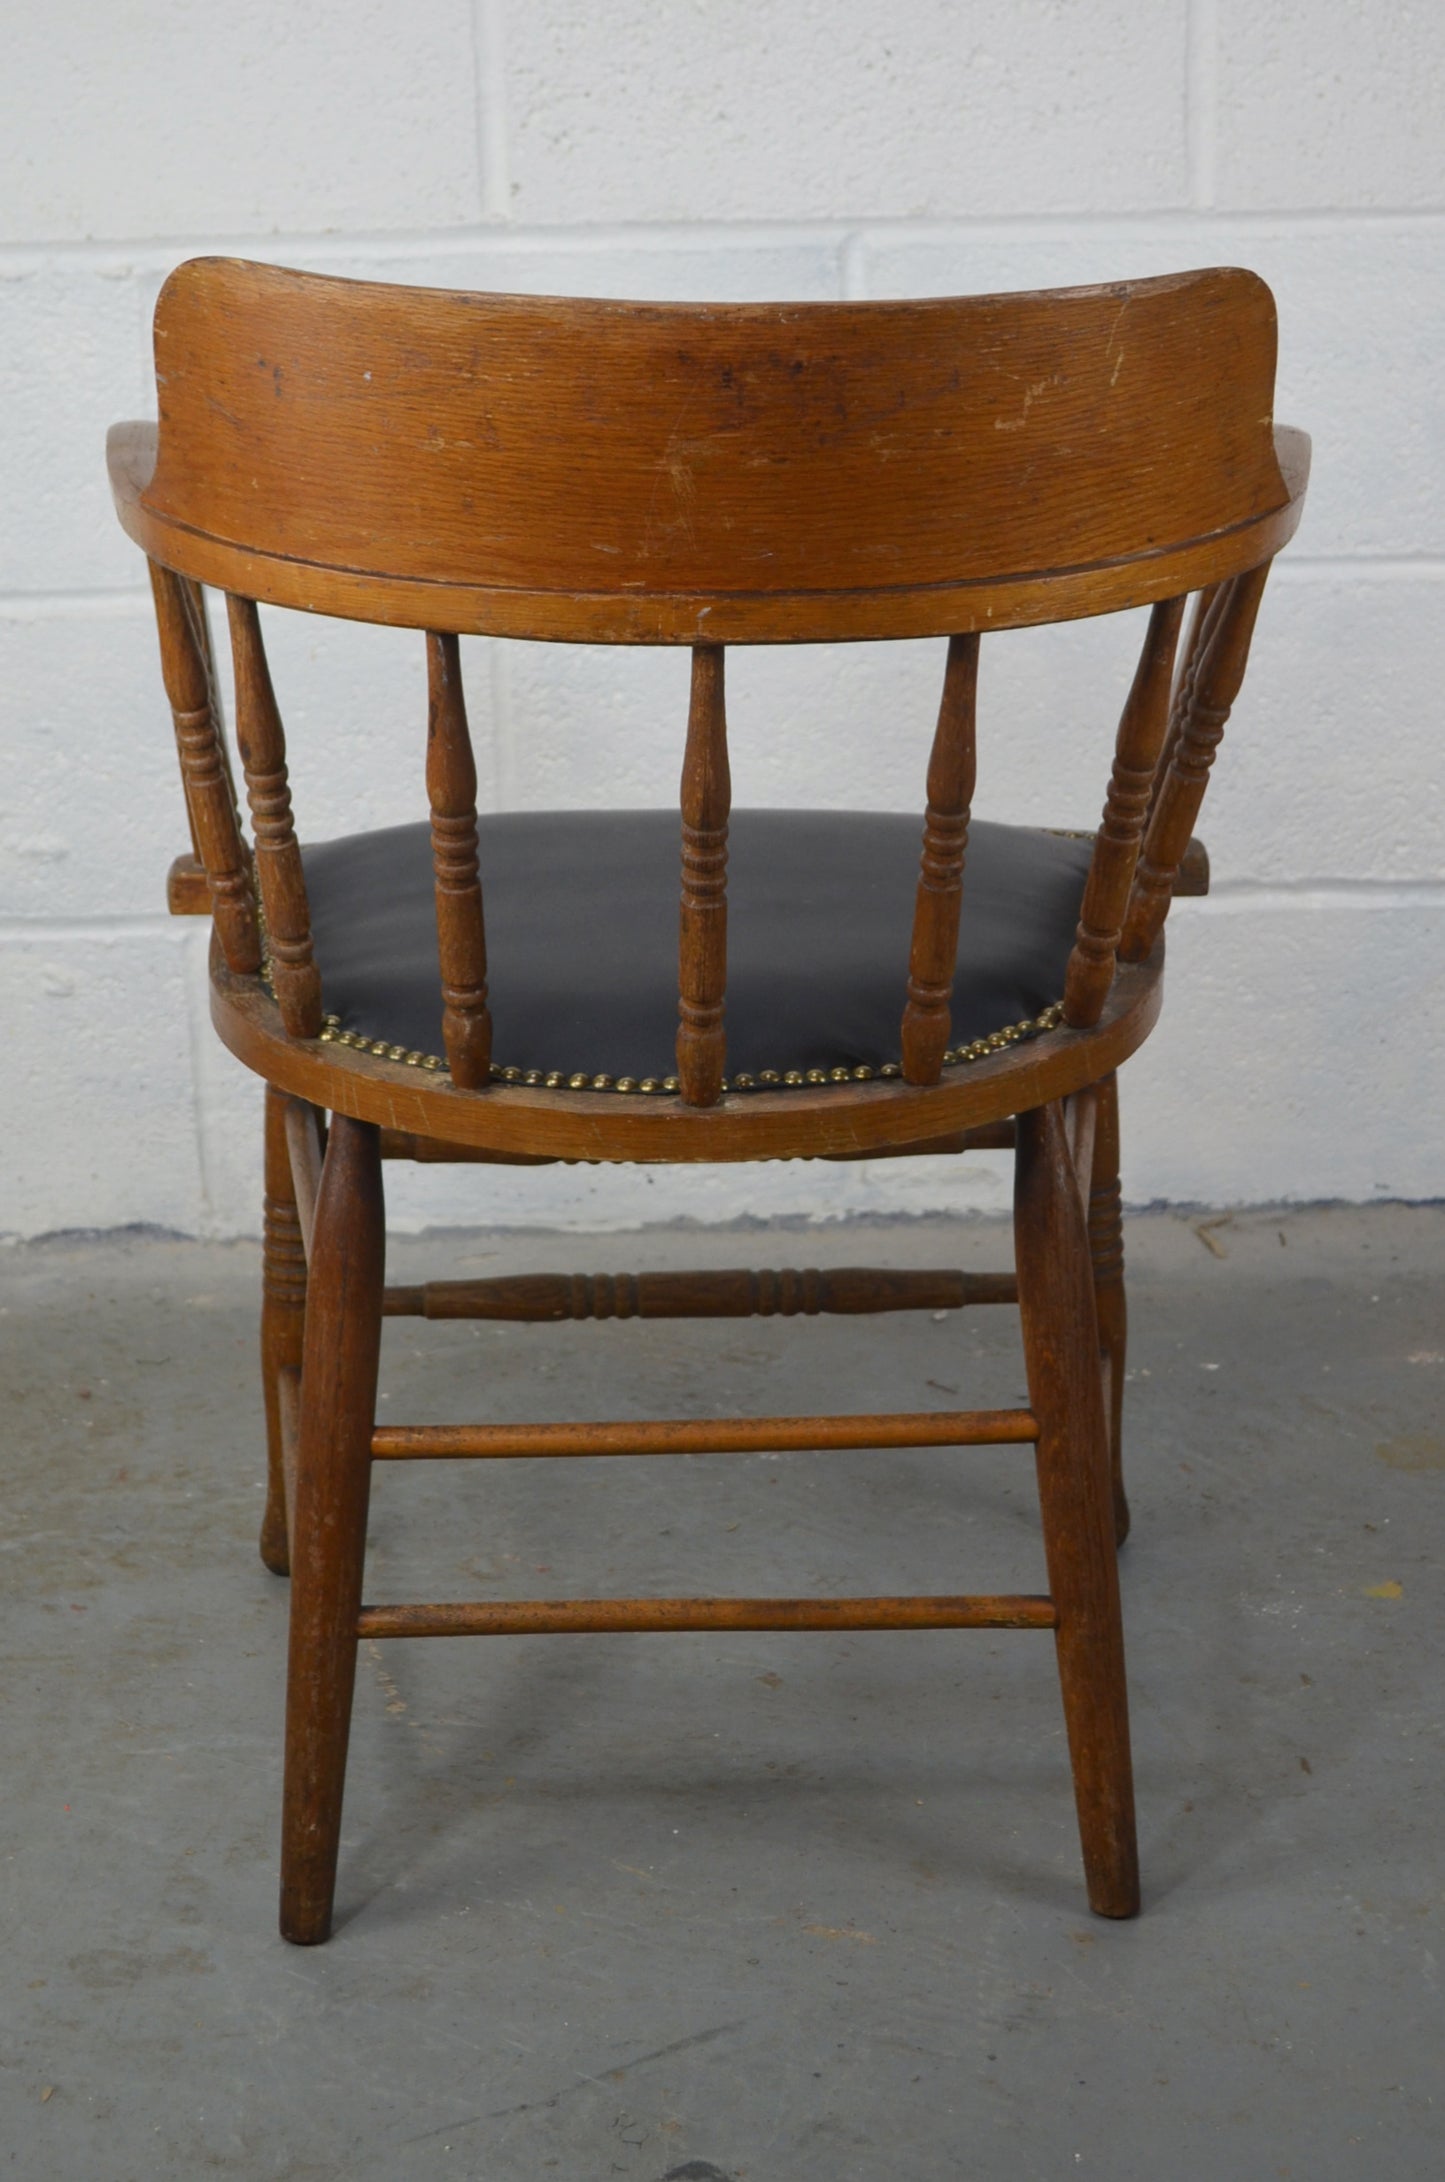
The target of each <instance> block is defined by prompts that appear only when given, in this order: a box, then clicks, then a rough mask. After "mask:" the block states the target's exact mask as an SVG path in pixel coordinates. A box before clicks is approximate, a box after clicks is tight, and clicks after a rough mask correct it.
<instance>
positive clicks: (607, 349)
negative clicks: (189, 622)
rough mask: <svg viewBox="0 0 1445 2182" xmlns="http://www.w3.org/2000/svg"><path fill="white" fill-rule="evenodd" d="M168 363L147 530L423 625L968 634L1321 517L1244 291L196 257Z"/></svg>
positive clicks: (127, 492) (1236, 275) (1268, 341)
mask: <svg viewBox="0 0 1445 2182" xmlns="http://www.w3.org/2000/svg"><path fill="white" fill-rule="evenodd" d="M155 342H156V360H157V376H158V381H159V387H160V426H159V442H158V452H157V453H156V455H155V460H154V471H153V474H151V475H150V476H149V477H145V476H144V475H143V474H142V472H143V470H144V466H145V464H146V462H147V460H148V459H149V457H148V443H147V442H146V440H145V437H144V435H143V434H142V435H139V436H136V435H132V436H131V438H130V439H129V440H127V441H125V442H124V443H118V446H117V452H116V458H115V473H116V477H117V494H118V498H119V501H120V505H121V513H122V519H123V520H124V521H126V522H127V524H128V526H129V527H130V528H131V529H132V532H133V534H134V535H136V536H138V537H140V538H141V539H142V541H143V542H147V543H148V544H149V546H150V548H151V549H152V550H154V551H156V552H157V554H158V557H160V558H162V559H164V560H166V561H167V563H168V565H172V566H181V567H184V568H185V570H186V572H187V573H189V574H192V575H196V576H198V577H200V578H201V579H202V580H206V581H224V582H226V583H227V586H228V588H231V589H240V590H244V591H245V592H246V593H247V594H248V595H255V596H259V597H262V598H269V599H274V600H276V601H277V602H278V603H282V604H290V605H300V606H313V607H318V608H320V609H321V610H323V611H331V612H339V613H354V614H357V615H360V616H362V617H365V618H373V619H379V620H396V621H410V622H411V623H412V624H413V625H415V626H422V625H429V626H432V627H437V626H446V627H451V628H456V629H462V630H466V629H480V630H486V629H491V630H493V631H496V632H498V633H513V634H521V635H526V634H531V635H534V636H539V637H575V638H587V639H592V640H595V641H624V642H627V641H633V642H636V641H641V642H670V643H683V642H686V643H694V642H705V643H706V642H714V641H716V642H725V641H744V642H746V641H774V640H786V639H788V638H797V637H819V638H826V637H828V636H830V635H831V636H840V637H848V636H869V635H875V636H884V635H903V634H927V633H940V634H955V633H958V632H960V631H962V630H966V629H970V628H978V627H984V626H992V627H999V626H1004V625H1006V624H1007V623H1009V622H1010V621H1027V620H1047V619H1054V618H1061V617H1062V616H1064V615H1066V614H1071V613H1077V612H1093V611H1101V610H1104V609H1106V608H1107V607H1108V606H1110V605H1124V604H1133V603H1139V602H1140V601H1147V600H1150V599H1152V598H1156V597H1163V596H1169V595H1173V594H1175V593H1178V592H1180V591H1184V590H1188V589H1191V588H1193V587H1194V586H1195V585H1196V584H1198V583H1201V582H1205V581H1212V580H1215V578H1216V577H1217V575H1218V574H1219V573H1221V572H1223V573H1228V572H1232V570H1233V569H1234V568H1237V567H1238V566H1239V565H1241V555H1243V558H1245V559H1248V558H1249V557H1250V555H1251V552H1252V553H1253V557H1254V558H1256V559H1258V558H1263V557H1265V556H1266V555H1267V554H1268V553H1269V552H1271V551H1272V550H1274V549H1275V547H1276V546H1277V544H1278V543H1280V542H1282V536H1283V534H1284V533H1285V532H1286V531H1287V529H1288V528H1289V527H1290V525H1291V521H1292V518H1291V516H1290V514H1289V507H1290V502H1291V498H1292V492H1293V484H1292V482H1287V481H1286V478H1285V476H1284V474H1283V473H1282V470H1281V467H1280V461H1279V459H1278V458H1277V454H1276V444H1275V436H1274V433H1273V430H1272V425H1271V405H1272V393H1273V379H1274V356H1275V327H1274V307H1273V301H1272V298H1271V297H1270V294H1269V291H1268V289H1267V288H1266V287H1265V286H1264V284H1263V283H1262V282H1261V281H1259V280H1258V279H1256V278H1255V276H1254V275H1252V274H1250V273H1245V272H1240V271H1234V270H1215V271H1208V272H1199V273H1186V274H1181V275H1177V276H1171V277H1168V278H1165V279H1158V280H1145V281H1136V282H1128V283H1123V284H1115V285H1112V286H1108V287H1099V288H1079V289H1066V290H1057V291H1054V292H1051V293H1045V294H1037V295H1005V296H984V297H965V298H956V299H945V300H942V301H924V302H907V303H834V304H828V303H820V304H803V305H795V304H728V305H700V304H644V303H607V302H591V301H574V300H558V299H555V298H549V297H529V296H500V295H459V294H453V293H448V292H446V291H442V290H435V291H432V290H420V289H403V288H398V287H390V286H384V285H378V284H372V283H367V282H354V281H342V280H331V279H323V278H320V277H318V276H315V275H311V274H304V273H291V272H285V271H281V270H278V269H276V268H273V267H268V266H259V265H251V264H246V263H243V262H239V261H231V260H225V259H200V260H196V261H193V262H192V263H191V264H188V265H184V266H182V267H181V268H180V269H179V271H178V272H176V273H175V274H173V275H172V277H171V279H170V280H169V281H168V282H167V284H166V286H165V289H164V290H163V292H162V295H161V298H160V301H159V303H158V305H157V309H156V321H155ZM1246 533H1247V534H1248V535H1247V536H1246V535H1245V534H1246ZM1255 548H1257V550H1253V549H1255ZM1181 556H1182V559H1181ZM1186 564H1187V565H1186ZM243 574H244V580H242V578H243ZM428 589H430V591H431V594H432V602H433V608H434V610H433V611H432V612H431V613H430V614H428V613H427V612H426V611H425V610H424V608H425V597H426V593H427V591H428Z"/></svg>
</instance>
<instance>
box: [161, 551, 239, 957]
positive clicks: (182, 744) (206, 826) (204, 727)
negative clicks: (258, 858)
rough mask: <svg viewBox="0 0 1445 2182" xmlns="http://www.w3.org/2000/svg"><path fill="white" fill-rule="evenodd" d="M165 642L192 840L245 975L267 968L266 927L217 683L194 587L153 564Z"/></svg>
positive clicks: (229, 950) (228, 949)
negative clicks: (214, 689)
mask: <svg viewBox="0 0 1445 2182" xmlns="http://www.w3.org/2000/svg"><path fill="white" fill-rule="evenodd" d="M150 578H151V595H152V597H153V598H154V600H155V610H156V629H157V632H158V634H159V637H160V647H161V674H162V678H163V680H164V682H165V688H166V696H167V698H168V700H169V702H170V707H171V719H172V721H173V722H174V725H175V734H176V751H177V754H178V756H179V758H180V766H181V781H182V785H183V786H184V789H185V796H186V814H187V817H188V819H189V821H190V828H191V841H192V845H193V849H194V852H195V854H196V856H198V857H199V859H200V861H201V864H202V866H203V867H204V870H205V874H206V891H207V895H208V897H209V898H208V902H207V907H208V908H211V909H212V910H213V913H214V916H215V924H216V934H217V937H218V938H219V940H220V942H221V945H222V947H223V948H224V949H225V954H226V961H227V963H228V964H229V965H230V967H231V968H232V969H233V970H234V971H236V972H237V974H238V975H240V976H250V975H253V974H254V973H255V971H257V970H259V969H260V967H261V928H260V923H259V921H258V919H257V916H256V897H255V893H254V891H253V888H252V881H251V859H250V857H249V856H248V855H247V853H246V845H245V843H244V841H243V840H242V839H241V829H240V825H239V823H238V821H237V817H236V799H235V793H234V791H233V789H232V786H231V778H230V773H229V770H228V768H227V765H226V758H225V749H224V746H223V744H222V742H221V737H220V732H219V728H218V724H217V720H216V715H215V710H214V707H213V704H212V693H211V677H210V674H209V671H208V666H207V660H206V656H205V653H204V651H203V650H202V648H201V644H200V642H199V640H198V638H197V634H196V626H195V614H194V608H193V605H192V602H191V599H190V596H189V593H188V591H187V587H186V585H185V584H184V583H183V582H182V580H181V578H180V577H179V576H175V575H173V574H172V573H171V571H170V570H169V569H168V568H161V567H159V566H157V564H156V563H155V562H154V561H152V562H151V564H150Z"/></svg>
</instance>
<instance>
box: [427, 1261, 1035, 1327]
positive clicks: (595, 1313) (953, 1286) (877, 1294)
mask: <svg viewBox="0 0 1445 2182" xmlns="http://www.w3.org/2000/svg"><path fill="white" fill-rule="evenodd" d="M1017 1300H1018V1283H1017V1281H1016V1280H1015V1279H1014V1277H1013V1275H1012V1273H958V1272H949V1271H941V1272H936V1273H900V1272H895V1271H893V1270H891V1269H889V1268H886V1267H883V1266H873V1265H849V1266H834V1267H831V1268H829V1270H828V1271H826V1272H819V1271H817V1270H816V1269H814V1268H812V1267H809V1268H808V1269H807V1270H806V1271H804V1272H794V1271H793V1270H792V1269H791V1268H790V1267H785V1268H783V1270H782V1271H780V1272H776V1273H774V1272H758V1273H753V1272H748V1271H746V1270H743V1269H739V1270H737V1271H729V1272H721V1273H638V1274H633V1273H513V1274H507V1275H502V1276H501V1277H496V1278H492V1279H487V1280H430V1281H425V1282H423V1283H422V1284H421V1285H420V1286H418V1287H410V1288H388V1289H387V1291H386V1305H385V1308H386V1313H387V1316H388V1317H389V1318H490V1319H508V1320H522V1321H525V1322H530V1323H533V1324H549V1323H550V1324H555V1323H558V1322H560V1321H562V1320H564V1319H585V1318H797V1317H805V1318H816V1317H817V1316H818V1315H819V1314H820V1313H832V1314H840V1313H841V1314H843V1315H845V1316H857V1315H858V1314H860V1313H863V1312H876V1311H957V1310H962V1309H963V1308H964V1307H965V1305H967V1304H971V1303H1014V1302H1016V1301H1017Z"/></svg>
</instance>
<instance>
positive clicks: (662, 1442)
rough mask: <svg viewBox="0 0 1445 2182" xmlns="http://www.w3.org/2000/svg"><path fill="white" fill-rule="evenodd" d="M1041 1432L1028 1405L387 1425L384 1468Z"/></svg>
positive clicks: (380, 1455)
mask: <svg viewBox="0 0 1445 2182" xmlns="http://www.w3.org/2000/svg"><path fill="white" fill-rule="evenodd" d="M1037 1435H1038V1425H1037V1423H1036V1422H1035V1420H1034V1418H1033V1416H1032V1414H1031V1413H1030V1412H1029V1411H1028V1410H1027V1409H923V1410H910V1411H892V1412H888V1413H884V1414H880V1415H877V1416H855V1417H679V1418H670V1417H669V1418H638V1419H637V1420H636V1422H635V1423H633V1422H628V1423H620V1424H615V1423H611V1422H609V1423H606V1424H385V1425H378V1426H377V1429H376V1430H375V1431H374V1432H373V1433H372V1435H371V1452H372V1454H373V1456H374V1457H375V1458H376V1460H377V1461H378V1462H421V1461H436V1460H438V1459H440V1460H444V1461H457V1460H459V1459H465V1460H469V1461H493V1462H495V1461H505V1460H518V1459H522V1458H531V1457H535V1456H538V1455H543V1456H564V1455H565V1456H573V1455H755V1454H773V1453H780V1452H796V1451H798V1450H803V1449H806V1450H809V1451H820V1452H821V1451H827V1450H830V1449H833V1448H840V1447H1018V1446H1025V1445H1027V1444H1028V1443H1029V1442H1031V1441H1032V1440H1034V1439H1035V1438H1036V1437H1037Z"/></svg>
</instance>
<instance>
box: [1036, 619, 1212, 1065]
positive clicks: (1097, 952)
mask: <svg viewBox="0 0 1445 2182" xmlns="http://www.w3.org/2000/svg"><path fill="white" fill-rule="evenodd" d="M1184 604H1185V602H1184V600H1183V599H1182V598H1177V599H1161V600H1160V602H1159V604H1158V605H1157V606H1156V607H1155V608H1154V610H1153V612H1152V613H1151V614H1150V616H1149V627H1148V630H1147V632H1146V634H1145V638H1144V646H1143V650H1142V651H1141V652H1140V655H1139V666H1138V670H1137V672H1136V674H1135V676H1134V681H1133V686H1132V687H1131V689H1130V691H1129V697H1128V702H1127V703H1126V704H1125V706H1124V714H1123V718H1122V719H1121V720H1120V722H1119V734H1118V739H1117V741H1116V743H1115V746H1114V769H1113V771H1112V773H1111V774H1110V776H1109V787H1108V793H1107V795H1106V797H1105V800H1104V816H1103V819H1102V821H1101V823H1100V826H1099V831H1098V833H1097V834H1096V836H1095V838H1094V855H1093V860H1092V862H1091V863H1090V865H1089V876H1088V879H1087V881H1086V883H1085V886H1084V899H1083V903H1082V906H1081V908H1080V910H1079V927H1078V932H1077V934H1076V936H1075V939H1074V951H1073V953H1072V955H1071V956H1070V958H1069V967H1068V972H1067V975H1066V978H1065V981H1064V1021H1065V1022H1066V1023H1068V1024H1069V1025H1070V1026H1071V1027H1072V1028H1074V1029H1076V1030H1078V1029H1085V1028H1087V1027H1088V1025H1089V1024H1091V1023H1097V1022H1098V1020H1099V1017H1100V1015H1101V1014H1102V1012H1103V1007H1104V1001H1105V998H1106V997H1107V995H1108V991H1109V987H1110V985H1111V984H1112V983H1113V981H1114V960H1115V957H1116V955H1117V954H1118V952H1119V940H1120V936H1121V933H1122V931H1123V925H1124V912H1125V910H1126V908H1127V907H1128V902H1129V889H1130V887H1131V886H1132V884H1133V880H1134V866H1135V864H1136V862H1137V860H1138V855H1139V841H1140V837H1141V835H1142V834H1143V831H1144V821H1145V819H1146V818H1147V817H1148V815H1149V805H1150V801H1151V798H1152V796H1153V792H1154V778H1155V773H1156V770H1157V768H1158V764H1159V754H1160V751H1161V750H1162V749H1163V746H1164V737H1165V733H1166V730H1167V728H1168V725H1169V699H1170V691H1171V687H1172V681H1173V673H1174V652H1175V647H1176V645H1177V644H1178V641H1179V624H1180V622H1181V621H1182V619H1183V616H1184Z"/></svg>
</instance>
